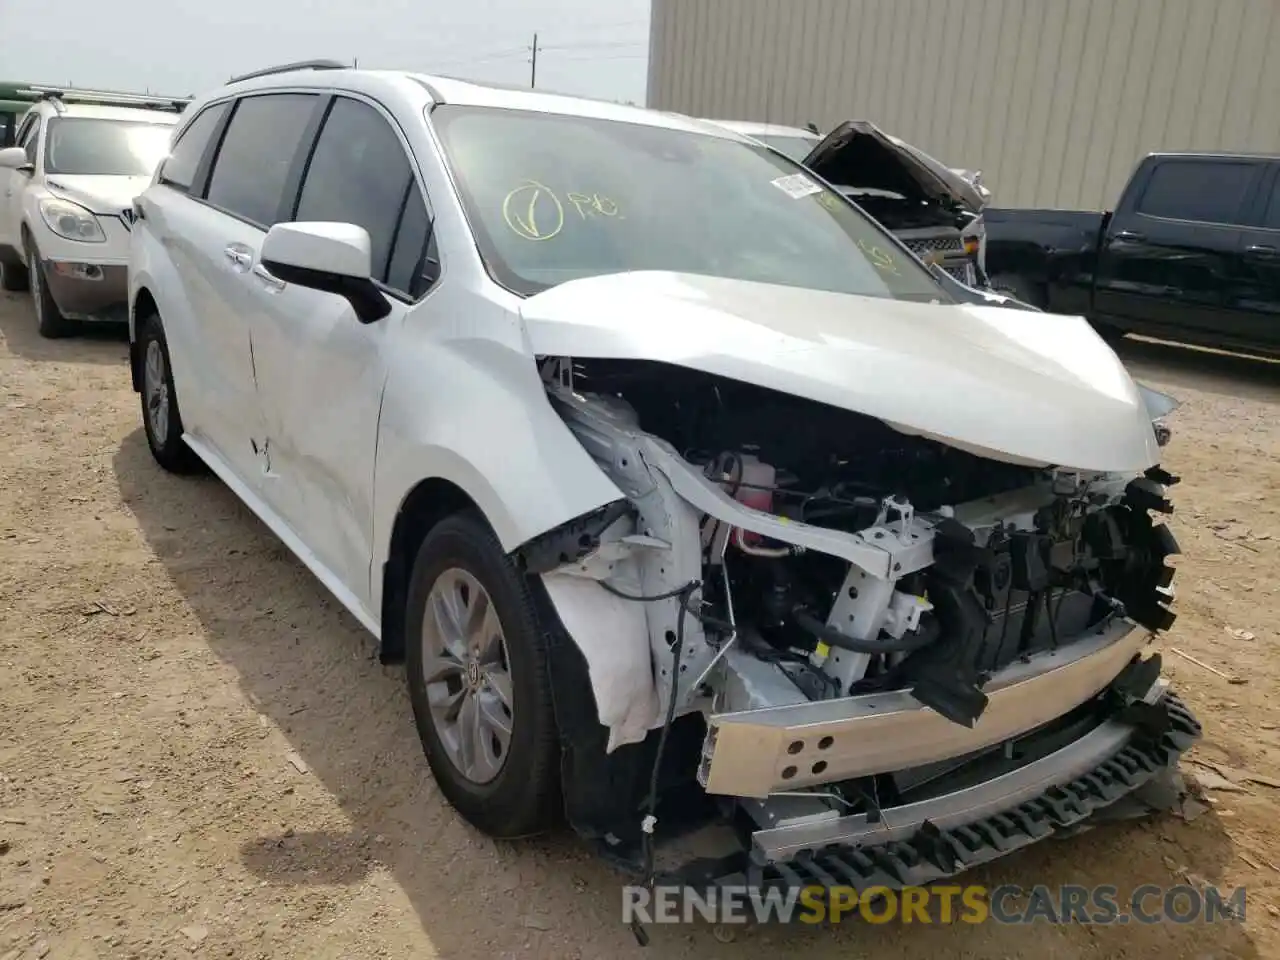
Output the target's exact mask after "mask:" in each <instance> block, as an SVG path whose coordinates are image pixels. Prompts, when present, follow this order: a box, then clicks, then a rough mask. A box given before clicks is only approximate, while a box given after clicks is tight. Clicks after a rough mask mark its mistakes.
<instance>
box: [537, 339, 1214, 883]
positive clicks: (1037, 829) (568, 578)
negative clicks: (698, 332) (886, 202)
mask: <svg viewBox="0 0 1280 960" xmlns="http://www.w3.org/2000/svg"><path fill="white" fill-rule="evenodd" d="M543 374H544V380H545V383H546V388H547V392H548V395H549V397H550V399H551V402H552V404H553V406H554V407H555V409H556V410H557V411H558V412H559V413H560V415H561V417H562V418H563V419H564V421H565V423H566V424H567V425H568V427H569V428H570V430H571V431H572V432H573V433H574V434H575V436H576V437H577V438H578V440H579V441H580V442H581V443H582V445H583V446H584V447H585V449H586V450H587V451H588V452H589V453H590V454H591V456H592V457H593V459H594V460H595V461H596V463H597V464H598V465H599V466H600V468H601V469H602V470H603V471H604V472H605V473H606V474H607V475H608V476H609V477H610V478H611V479H612V480H613V481H614V483H615V484H617V486H618V488H619V489H620V490H621V491H622V492H623V493H624V494H625V497H626V499H625V500H622V501H619V502H617V503H615V504H612V505H610V506H609V507H606V508H605V509H603V510H601V511H598V512H597V513H595V514H593V515H591V516H589V517H584V518H581V520H579V521H578V522H576V523H575V524H571V525H569V526H567V527H565V528H562V529H560V530H556V531H553V532H552V533H550V534H548V535H546V536H544V537H542V538H539V539H538V540H537V541H534V542H533V543H530V544H528V545H526V546H525V547H524V548H523V550H522V559H523V561H524V563H525V566H526V568H527V569H528V570H529V571H530V572H531V573H535V574H539V575H540V577H541V580H542V583H543V585H544V586H545V588H546V598H547V600H548V601H549V604H550V606H551V607H553V608H554V611H555V613H556V614H557V616H558V618H559V621H560V623H561V624H563V626H564V628H565V631H566V633H567V634H568V636H569V637H571V638H572V642H573V645H574V646H575V647H576V649H577V651H578V652H579V653H580V655H581V659H582V661H583V662H584V663H585V667H586V672H587V675H588V677H589V682H590V692H591V697H590V698H587V697H586V696H585V695H584V693H585V692H584V691H582V690H569V691H566V690H564V689H562V690H561V691H560V692H559V693H558V695H557V715H558V718H559V719H560V722H561V726H562V734H563V737H564V742H565V768H564V791H565V800H566V806H567V809H568V814H569V818H570V820H571V822H572V823H573V825H574V826H575V827H576V828H577V829H578V830H579V831H580V832H581V833H583V834H585V835H587V836H589V837H592V838H595V839H599V840H600V841H601V842H602V843H603V844H604V847H605V849H606V850H607V851H608V852H609V853H610V854H611V855H612V856H613V857H614V858H615V859H616V860H617V861H618V862H620V863H622V864H624V865H626V866H628V867H630V868H632V869H634V870H635V871H637V872H638V873H640V874H641V875H647V876H648V877H649V878H650V879H652V878H653V877H654V876H655V874H656V875H662V876H668V877H673V878H679V879H682V880H684V881H686V882H712V881H723V882H730V883H743V882H749V883H752V884H755V885H768V884H774V883H782V884H798V883H804V884H828V885H830V884H848V885H852V886H854V887H857V888H860V889H865V888H868V887H871V886H879V885H887V886H902V885H908V884H919V883H925V882H928V881H930V880H933V879H937V878H940V877H946V876H950V875H953V874H955V873H957V872H959V871H961V870H963V869H966V868H968V867H970V866H973V865H976V864H978V863H981V862H983V861H985V860H989V859H993V858H995V857H997V856H1000V855H1003V854H1004V853H1008V852H1010V851H1011V850H1013V849H1016V848H1018V847H1021V846H1023V845H1025V844H1028V843H1031V842H1033V841H1035V840H1038V839H1041V838H1042V837H1045V836H1048V835H1049V834H1051V833H1053V832H1055V831H1059V830H1063V829H1065V828H1067V827H1071V826H1073V825H1076V824H1080V823H1083V822H1085V821H1087V820H1090V819H1092V818H1095V817H1097V816H1099V815H1100V814H1102V813H1104V812H1108V813H1111V814H1114V813H1116V812H1117V811H1131V810H1132V811H1144V810H1147V809H1151V808H1153V807H1158V806H1159V805H1160V804H1159V801H1158V798H1157V797H1156V793H1155V791H1157V790H1158V788H1160V787H1161V786H1162V785H1167V781H1168V776H1169V774H1170V772H1171V771H1172V770H1173V768H1174V766H1175V764H1176V758H1177V757H1178V755H1179V754H1180V753H1181V752H1182V751H1184V750H1186V749H1187V748H1188V747H1189V746H1190V744H1191V743H1192V742H1193V741H1194V739H1195V738H1196V737H1197V736H1198V735H1199V727H1198V725H1197V723H1196V721H1195V719H1194V718H1193V717H1192V716H1191V715H1190V713H1188V711H1187V710H1186V709H1185V707H1183V705H1182V704H1181V703H1180V702H1179V701H1178V700H1177V698H1176V697H1175V696H1174V694H1173V693H1172V692H1170V691H1169V690H1168V688H1167V684H1166V682H1165V681H1164V680H1162V679H1161V678H1160V658H1159V655H1158V654H1155V653H1152V654H1149V655H1148V654H1145V652H1144V648H1145V647H1146V646H1147V645H1148V643H1149V641H1150V638H1151V636H1152V634H1155V633H1159V632H1161V631H1165V630H1167V629H1168V628H1169V627H1170V625H1171V624H1172V623H1173V620H1174V614H1173V612H1172V611H1171V609H1170V603H1171V601H1172V599H1173V592H1172V586H1171V581H1172V577H1173V568H1172V567H1171V566H1170V565H1169V563H1168V559H1169V558H1170V557H1171V556H1173V555H1174V554H1176V553H1177V552H1178V546H1177V543H1176V541H1175V540H1174V538H1173V535H1172V534H1171V533H1170V531H1169V529H1168V527H1167V526H1166V525H1164V524H1163V523H1160V522H1158V519H1157V518H1159V517H1160V516H1161V515H1163V514H1167V513H1169V512H1170V511H1171V509H1172V508H1171V506H1170V504H1169V501H1168V499H1167V498H1166V488H1167V487H1169V486H1171V485H1172V484H1174V483H1176V482H1177V478H1175V477H1173V476H1171V475H1169V474H1168V473H1166V472H1164V471H1162V470H1161V469H1160V468H1158V467H1152V468H1151V469H1149V470H1147V471H1146V473H1145V474H1144V475H1141V476H1136V477H1133V476H1118V475H1114V474H1102V473H1095V474H1088V473H1083V472H1081V471H1079V470H1071V471H1061V470H1054V469H1050V468H1040V467H1031V466H1026V465H1021V464H1019V463H1007V462H1003V461H999V460H994V459H989V458H985V457H982V456H979V455H977V454H975V453H972V452H966V451H963V450H959V449H955V448H953V447H950V446H947V445H944V444H943V443H941V442H939V441H937V440H933V439H929V438H926V437H922V436H908V435H906V434H904V433H901V432H898V431H896V430H894V429H892V428H890V427H889V426H887V425H886V424H884V423H883V422H881V421H879V420H876V419H873V418H870V417H866V416H862V415H860V414H857V413H853V412H850V411H848V410H843V409H836V408H833V407H830V406H827V405H824V404H821V403H818V402H815V401H813V400H808V399H803V398H800V397H796V396H792V395H789V394H784V393H780V392H777V391H773V390H769V389H766V388H763V387H757V386H753V385H750V384H746V383H742V382H740V381H735V380H731V379H728V378H725V377H718V376H715V375H712V374H708V373H703V372H697V371H693V370H689V369H685V368H681V367H677V366H672V365H667V364H662V363H654V362H642V361H612V360H589V361H572V360H569V359H567V358H548V359H546V360H545V361H544V363H543ZM1165 412H1167V411H1165ZM554 666H555V665H554V664H553V668H554ZM562 683H563V680H562ZM588 700H590V701H591V706H590V707H587V706H585V704H586V702H587V701H588ZM601 731H607V733H603V734H602V733H601ZM1121 801H1124V802H1123V803H1122V802H1121Z"/></svg>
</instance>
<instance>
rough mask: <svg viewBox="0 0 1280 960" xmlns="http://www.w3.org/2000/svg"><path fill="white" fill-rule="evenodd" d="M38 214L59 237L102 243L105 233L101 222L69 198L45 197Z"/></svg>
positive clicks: (105, 236)
mask: <svg viewBox="0 0 1280 960" xmlns="http://www.w3.org/2000/svg"><path fill="white" fill-rule="evenodd" d="M40 216H41V217H43V218H44V222H45V223H46V224H47V225H48V227H49V229H50V230H52V231H53V232H54V233H56V234H57V235H58V236H60V237H64V238H65V239H67V240H79V241H81V242H83V243H103V242H105V241H106V239H107V235H106V234H105V233H103V232H102V224H100V223H98V218H97V217H95V216H94V215H93V214H92V213H90V212H89V211H88V210H86V209H85V208H84V207H82V206H80V204H78V203H72V202H71V201H70V200H62V199H59V198H58V197H45V198H44V199H43V200H41V201H40Z"/></svg>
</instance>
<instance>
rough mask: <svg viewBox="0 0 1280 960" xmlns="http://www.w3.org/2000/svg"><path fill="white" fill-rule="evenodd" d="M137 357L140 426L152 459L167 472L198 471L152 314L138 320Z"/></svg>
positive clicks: (156, 319) (158, 326) (157, 320)
mask: <svg viewBox="0 0 1280 960" xmlns="http://www.w3.org/2000/svg"><path fill="white" fill-rule="evenodd" d="M138 355H139V357H141V363H142V377H141V381H142V427H143V430H144V431H145V432H146V434H147V446H149V447H150V448H151V456H152V457H154V458H155V461H156V463H158V464H160V466H162V467H164V469H166V470H168V471H169V472H170V473H196V472H198V471H200V470H201V469H202V467H203V463H202V462H201V460H200V458H199V457H197V456H196V455H195V453H193V452H192V450H191V448H190V447H188V446H187V442H186V441H185V440H183V439H182V433H183V427H182V413H181V412H180V411H179V410H178V395H177V394H176V393H175V392H174V389H173V368H172V367H170V365H169V345H168V343H167V342H166V341H165V338H164V328H163V327H162V326H161V324H160V318H159V317H158V316H156V315H155V314H151V315H150V316H146V317H142V318H141V319H140V320H139V321H138Z"/></svg>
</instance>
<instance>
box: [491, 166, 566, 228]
mask: <svg viewBox="0 0 1280 960" xmlns="http://www.w3.org/2000/svg"><path fill="white" fill-rule="evenodd" d="M539 201H543V203H542V208H543V212H544V214H545V213H548V212H549V213H550V214H551V218H550V224H549V228H547V229H544V227H548V224H547V221H545V220H544V222H543V225H541V226H540V225H539V224H538V217H537V214H538V209H539ZM548 203H549V204H550V210H549V211H548V210H547V209H546V208H547V205H548ZM521 208H523V210H524V215H523V216H521V214H520V209H521ZM502 219H503V220H505V221H506V223H507V226H508V227H510V228H511V232H512V233H514V234H515V235H516V236H517V237H522V238H523V239H525V240H550V239H551V238H552V237H554V236H556V235H558V234H559V233H560V231H561V230H563V229H564V205H563V204H561V203H560V198H559V197H557V196H556V195H555V192H554V191H553V190H551V188H550V187H548V186H546V185H545V184H542V183H539V182H538V181H537V180H526V181H524V182H523V183H522V184H520V186H518V187H516V188H515V189H514V190H512V191H511V192H510V193H508V194H507V195H506V197H505V198H504V199H503V201H502Z"/></svg>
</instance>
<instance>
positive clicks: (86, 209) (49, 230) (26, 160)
mask: <svg viewBox="0 0 1280 960" xmlns="http://www.w3.org/2000/svg"><path fill="white" fill-rule="evenodd" d="M184 105H185V101H161V100H156V99H154V98H147V97H134V96H130V95H127V94H109V93H94V92H91V91H69V92H62V93H60V92H57V91H43V92H42V93H41V99H39V100H38V101H37V102H36V103H35V105H34V106H32V108H31V109H30V110H29V111H28V112H27V113H26V115H25V116H24V117H23V120H22V123H21V125H20V126H19V127H18V132H17V137H16V140H15V144H16V146H13V147H9V148H7V149H5V150H0V271H3V273H0V283H2V284H3V287H4V289H6V290H25V289H27V288H28V287H29V288H30V290H31V295H32V298H33V299H34V300H35V310H36V320H37V322H38V323H39V327H40V333H41V334H43V335H44V336H46V337H59V336H64V335H66V334H68V333H71V332H73V331H74V330H75V328H76V325H77V323H78V322H79V321H84V320H114V321H117V322H120V321H123V320H124V319H125V316H126V308H127V292H128V284H127V277H126V266H127V264H128V258H129V230H130V227H131V226H132V216H133V198H134V196H135V195H136V194H137V192H138V191H139V190H141V189H142V188H143V187H145V186H146V185H147V183H149V182H150V180H151V177H152V174H154V173H155V168H156V164H158V163H159V162H160V160H161V159H163V157H164V156H165V154H167V153H168V151H169V135H170V134H171V133H172V132H173V127H174V124H175V123H176V122H177V120H178V113H179V111H180V110H181V108H182V107H183V106H184Z"/></svg>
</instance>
